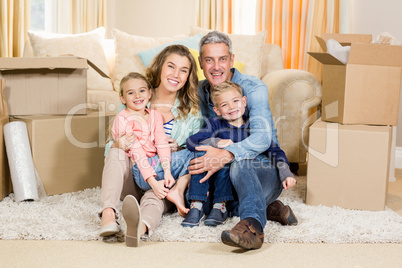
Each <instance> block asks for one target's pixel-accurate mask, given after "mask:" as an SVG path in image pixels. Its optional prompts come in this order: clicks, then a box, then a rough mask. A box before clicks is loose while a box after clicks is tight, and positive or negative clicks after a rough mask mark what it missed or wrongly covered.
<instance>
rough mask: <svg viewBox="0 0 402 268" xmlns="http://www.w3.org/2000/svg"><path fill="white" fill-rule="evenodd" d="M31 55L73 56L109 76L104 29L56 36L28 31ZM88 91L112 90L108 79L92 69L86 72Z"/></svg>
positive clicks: (54, 34)
mask: <svg viewBox="0 0 402 268" xmlns="http://www.w3.org/2000/svg"><path fill="white" fill-rule="evenodd" d="M28 36H29V39H30V42H31V45H32V50H33V54H34V56H36V57H57V56H60V55H74V56H77V57H81V58H86V59H88V60H90V61H91V62H92V63H94V64H95V65H96V66H98V67H99V68H100V69H101V70H102V71H103V72H104V73H106V74H107V75H109V70H108V65H107V62H106V57H105V53H104V49H103V41H104V36H105V28H103V27H100V28H97V29H95V30H93V31H90V32H86V33H81V34H56V33H45V32H35V31H28ZM87 87H88V89H93V90H113V87H112V84H111V81H110V79H108V78H104V77H102V76H101V75H100V74H99V73H97V72H96V71H95V70H94V69H92V68H90V69H89V70H88V80H87Z"/></svg>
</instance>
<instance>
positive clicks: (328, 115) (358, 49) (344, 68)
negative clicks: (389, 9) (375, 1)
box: [309, 34, 402, 126]
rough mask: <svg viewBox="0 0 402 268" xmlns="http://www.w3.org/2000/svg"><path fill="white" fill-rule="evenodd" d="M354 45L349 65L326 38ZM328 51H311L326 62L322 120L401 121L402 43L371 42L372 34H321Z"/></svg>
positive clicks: (386, 122)
mask: <svg viewBox="0 0 402 268" xmlns="http://www.w3.org/2000/svg"><path fill="white" fill-rule="evenodd" d="M330 38H332V39H335V40H337V41H338V42H340V43H341V44H343V45H351V48H350V54H349V60H348V63H347V64H346V65H345V64H343V63H342V62H340V61H339V60H337V59H336V58H335V57H333V56H332V55H330V54H328V53H326V45H325V42H326V40H328V39H330ZM317 40H318V42H319V43H320V45H321V47H322V49H323V51H324V52H322V53H321V52H309V54H310V55H311V56H312V57H314V58H315V59H317V60H318V61H320V62H321V63H322V64H323V68H322V120H324V121H330V122H338V123H342V124H369V125H394V126H396V125H397V123H398V110H399V94H400V89H401V76H402V46H390V45H380V44H370V41H371V35H346V34H340V35H336V34H333V35H325V36H324V37H323V38H320V37H317Z"/></svg>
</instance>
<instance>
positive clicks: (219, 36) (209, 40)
mask: <svg viewBox="0 0 402 268" xmlns="http://www.w3.org/2000/svg"><path fill="white" fill-rule="evenodd" d="M220 43H224V44H226V45H227V46H228V48H229V55H230V56H232V41H231V40H230V38H229V36H228V35H227V34H225V33H222V32H219V31H212V32H209V33H207V34H206V35H204V36H203V37H202V38H201V40H200V56H201V55H202V47H203V46H204V45H206V44H220Z"/></svg>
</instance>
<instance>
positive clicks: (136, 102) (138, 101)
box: [134, 100, 144, 104]
mask: <svg viewBox="0 0 402 268" xmlns="http://www.w3.org/2000/svg"><path fill="white" fill-rule="evenodd" d="M143 102H144V100H137V101H134V104H141V103H143Z"/></svg>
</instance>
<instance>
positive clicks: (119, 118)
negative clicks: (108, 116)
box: [111, 73, 175, 199]
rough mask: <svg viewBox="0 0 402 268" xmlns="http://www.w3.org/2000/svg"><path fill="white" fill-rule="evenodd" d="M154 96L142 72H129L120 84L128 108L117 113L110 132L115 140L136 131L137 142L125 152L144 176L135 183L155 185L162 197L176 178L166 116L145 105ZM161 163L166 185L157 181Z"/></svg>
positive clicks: (121, 93)
mask: <svg viewBox="0 0 402 268" xmlns="http://www.w3.org/2000/svg"><path fill="white" fill-rule="evenodd" d="M151 95H152V89H151V85H150V84H149V82H148V81H147V80H146V78H145V77H144V76H143V75H141V74H139V73H129V74H128V75H126V76H125V77H124V78H123V79H122V80H121V83H120V100H121V102H122V103H123V104H124V105H125V106H126V108H125V109H123V110H122V111H121V112H119V113H118V114H117V115H116V117H115V119H114V122H113V126H112V129H111V133H112V137H113V139H117V138H118V137H120V136H123V135H127V134H131V133H134V142H133V143H132V145H131V146H130V148H129V149H128V151H127V152H126V153H127V156H128V157H130V159H131V161H133V162H135V168H138V169H139V171H140V172H141V175H142V179H141V178H140V177H138V178H136V182H137V184H138V186H139V187H140V188H141V189H142V190H144V191H146V190H149V189H151V188H152V189H153V190H154V192H155V194H156V195H157V196H158V197H159V198H161V199H163V198H165V197H166V195H167V188H170V187H172V186H173V184H174V183H175V180H174V178H173V177H172V174H171V172H170V159H171V156H170V146H169V143H168V141H167V137H166V134H165V132H164V130H163V118H162V116H161V114H160V113H159V112H158V111H155V110H150V109H147V108H146V105H147V104H148V102H149V100H150V98H151ZM156 156H157V157H156ZM149 159H150V162H151V164H150V163H149V161H147V160H149ZM159 163H160V165H161V166H162V169H163V174H162V175H163V176H164V181H165V183H164V185H162V184H160V183H157V180H161V179H162V178H160V177H157V174H156V172H155V170H154V168H155V167H156V166H157V165H159Z"/></svg>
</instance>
